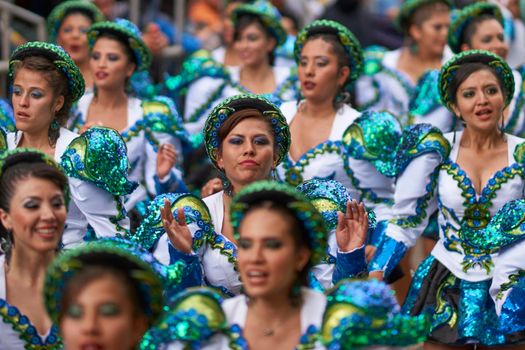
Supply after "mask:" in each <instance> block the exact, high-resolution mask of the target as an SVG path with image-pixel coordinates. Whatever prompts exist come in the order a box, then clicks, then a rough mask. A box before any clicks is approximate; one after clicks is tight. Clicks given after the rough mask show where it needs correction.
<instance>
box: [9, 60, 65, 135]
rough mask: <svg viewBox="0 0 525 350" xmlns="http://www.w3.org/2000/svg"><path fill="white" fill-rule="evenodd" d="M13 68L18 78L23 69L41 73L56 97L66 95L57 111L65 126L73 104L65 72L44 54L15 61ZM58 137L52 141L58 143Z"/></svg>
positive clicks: (56, 115) (60, 123)
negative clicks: (43, 55)
mask: <svg viewBox="0 0 525 350" xmlns="http://www.w3.org/2000/svg"><path fill="white" fill-rule="evenodd" d="M13 69H14V78H16V76H17V74H18V72H19V71H20V70H21V69H27V70H30V71H33V72H38V73H40V74H41V75H42V77H43V78H44V79H45V80H46V81H47V83H48V84H49V86H51V89H53V94H54V95H55V97H58V96H61V95H62V96H64V105H63V106H62V108H60V110H59V111H58V112H56V113H55V118H56V121H57V122H58V125H60V126H65V125H66V122H67V119H68V117H69V111H70V110H71V105H72V104H73V102H72V100H71V98H70V94H69V86H68V79H67V77H66V76H65V74H64V73H63V72H62V71H60V70H59V69H58V68H57V67H56V65H55V64H54V63H53V62H52V61H51V60H50V59H48V58H45V57H42V56H29V57H26V58H24V59H22V60H21V61H17V62H14V63H13ZM13 82H14V79H13ZM56 139H58V135H56ZM56 139H55V140H52V141H53V142H52V143H56Z"/></svg>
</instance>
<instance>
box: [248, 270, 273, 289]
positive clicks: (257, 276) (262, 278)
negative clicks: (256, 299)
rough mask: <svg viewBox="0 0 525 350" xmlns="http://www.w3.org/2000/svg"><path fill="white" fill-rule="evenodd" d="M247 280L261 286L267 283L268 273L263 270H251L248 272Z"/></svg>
mask: <svg viewBox="0 0 525 350" xmlns="http://www.w3.org/2000/svg"><path fill="white" fill-rule="evenodd" d="M246 277H247V281H246V282H248V283H249V284H250V285H252V286H261V285H264V284H266V281H267V279H268V273H267V272H264V271H261V270H249V271H248V272H246Z"/></svg>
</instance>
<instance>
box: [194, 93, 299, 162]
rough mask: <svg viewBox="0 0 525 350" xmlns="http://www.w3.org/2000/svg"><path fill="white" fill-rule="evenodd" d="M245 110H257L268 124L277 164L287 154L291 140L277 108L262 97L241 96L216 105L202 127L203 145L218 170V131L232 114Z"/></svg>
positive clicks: (284, 121) (283, 119)
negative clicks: (273, 138)
mask: <svg viewBox="0 0 525 350" xmlns="http://www.w3.org/2000/svg"><path fill="white" fill-rule="evenodd" d="M246 108H256V109H258V110H259V111H260V112H261V113H262V115H263V117H264V118H265V119H267V120H268V121H269V122H270V125H271V127H272V131H273V134H274V137H275V143H276V144H277V149H278V152H277V164H279V163H281V161H282V160H283V159H284V158H285V157H286V155H287V154H288V150H289V149H290V139H291V137H290V129H289V128H288V123H287V122H286V119H285V118H284V116H283V115H282V113H281V111H280V110H279V108H278V107H277V106H276V105H274V104H273V103H271V102H269V101H268V100H266V99H265V98H263V97H260V96H257V95H253V94H242V95H237V96H233V97H230V98H227V99H225V100H224V101H222V102H221V103H220V104H219V105H217V106H216V107H215V108H214V109H213V110H212V112H211V113H210V115H209V116H208V119H207V120H206V124H205V125H204V131H203V134H204V145H205V146H206V152H207V153H208V156H209V157H210V159H211V161H212V163H213V164H214V165H215V167H217V168H219V167H218V165H217V151H218V149H219V146H220V145H219V129H220V128H221V126H222V124H223V123H224V122H225V121H226V119H228V118H229V117H230V116H231V115H232V114H233V113H234V112H236V111H240V110H243V109H246ZM277 164H276V165H277ZM219 170H221V169H219Z"/></svg>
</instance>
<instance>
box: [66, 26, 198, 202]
mask: <svg viewBox="0 0 525 350" xmlns="http://www.w3.org/2000/svg"><path fill="white" fill-rule="evenodd" d="M87 36H88V41H89V46H90V48H91V58H90V66H91V69H92V71H93V72H94V77H95V91H94V92H92V93H87V94H85V95H84V96H83V97H82V98H81V99H80V101H79V102H78V106H77V111H76V112H75V113H74V118H73V119H72V120H71V122H70V124H69V126H70V129H72V130H86V129H88V128H89V127H90V126H93V125H104V126H108V127H111V128H113V129H115V130H117V131H119V132H120V134H121V136H122V138H123V139H124V141H125V142H126V146H127V149H128V156H129V159H130V164H131V169H130V178H131V179H133V180H134V181H137V182H139V184H140V186H139V188H138V189H137V190H135V191H134V192H133V193H132V194H131V195H130V196H128V197H127V198H126V203H125V207H126V210H131V209H133V208H134V207H135V205H136V204H137V203H138V202H140V201H142V200H146V199H148V195H155V194H160V193H164V192H166V191H168V192H169V191H171V192H176V191H178V188H177V187H178V186H182V189H184V188H185V186H184V184H183V183H182V182H181V181H180V179H181V172H180V171H179V170H178V169H176V168H174V167H173V166H174V165H175V164H176V162H179V163H181V162H182V159H181V158H182V145H183V142H187V141H188V139H186V133H185V131H184V128H183V127H182V126H181V124H180V121H179V120H178V115H177V112H176V110H175V106H174V104H173V102H172V101H171V100H169V99H168V98H164V97H157V98H154V99H153V100H151V101H141V100H139V99H137V98H135V97H132V96H130V95H128V93H127V90H126V87H127V83H128V81H129V79H130V77H131V75H132V74H133V72H134V71H143V70H146V69H147V68H148V66H149V64H150V62H151V54H150V52H149V50H148V48H147V47H146V45H145V44H144V42H143V41H142V39H141V37H140V32H139V30H138V28H137V27H136V26H135V25H134V24H133V23H131V22H129V21H127V20H124V19H118V20H116V21H115V22H99V23H96V24H94V25H93V26H91V27H90V29H89V30H88V33H87ZM168 180H169V183H172V184H174V188H171V189H170V188H165V187H166V186H168V185H166V182H167V181H168Z"/></svg>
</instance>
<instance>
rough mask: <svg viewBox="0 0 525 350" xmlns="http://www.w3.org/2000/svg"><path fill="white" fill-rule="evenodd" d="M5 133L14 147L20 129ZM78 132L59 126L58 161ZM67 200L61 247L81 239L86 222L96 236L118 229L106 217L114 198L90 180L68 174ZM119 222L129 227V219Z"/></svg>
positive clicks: (113, 213) (114, 209)
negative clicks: (16, 131) (69, 195)
mask: <svg viewBox="0 0 525 350" xmlns="http://www.w3.org/2000/svg"><path fill="white" fill-rule="evenodd" d="M15 135H16V133H9V134H7V147H8V149H10V150H11V149H15V148H17V146H18V142H20V140H21V139H22V132H21V131H19V132H18V135H17V136H15ZM76 137H78V134H76V133H74V132H71V131H69V130H67V129H65V128H60V137H59V138H58V140H57V143H56V148H55V160H56V161H57V162H58V163H60V160H61V158H62V155H63V154H64V152H65V151H66V149H67V147H68V146H69V144H70V143H71V141H73V140H74V139H75V138H76ZM68 180H69V190H70V194H71V201H70V202H69V207H68V214H67V218H66V227H65V229H64V235H63V236H62V243H63V244H64V248H66V249H68V248H73V247H75V246H77V245H79V244H82V243H83V238H84V236H85V234H86V230H87V227H88V224H89V225H91V227H92V228H93V229H94V230H95V233H96V235H97V237H112V236H115V235H116V234H117V233H119V231H118V230H117V228H116V226H115V225H114V224H113V223H111V221H110V218H111V217H112V216H116V215H117V214H118V210H117V201H116V199H115V197H114V196H113V195H111V194H110V193H109V192H107V191H104V190H103V189H101V188H99V187H97V186H95V185H94V184H92V183H89V182H86V181H82V180H79V179H76V178H72V177H69V178H68ZM119 224H120V226H122V227H124V228H126V229H129V219H128V218H125V219H122V220H121V221H119Z"/></svg>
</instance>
